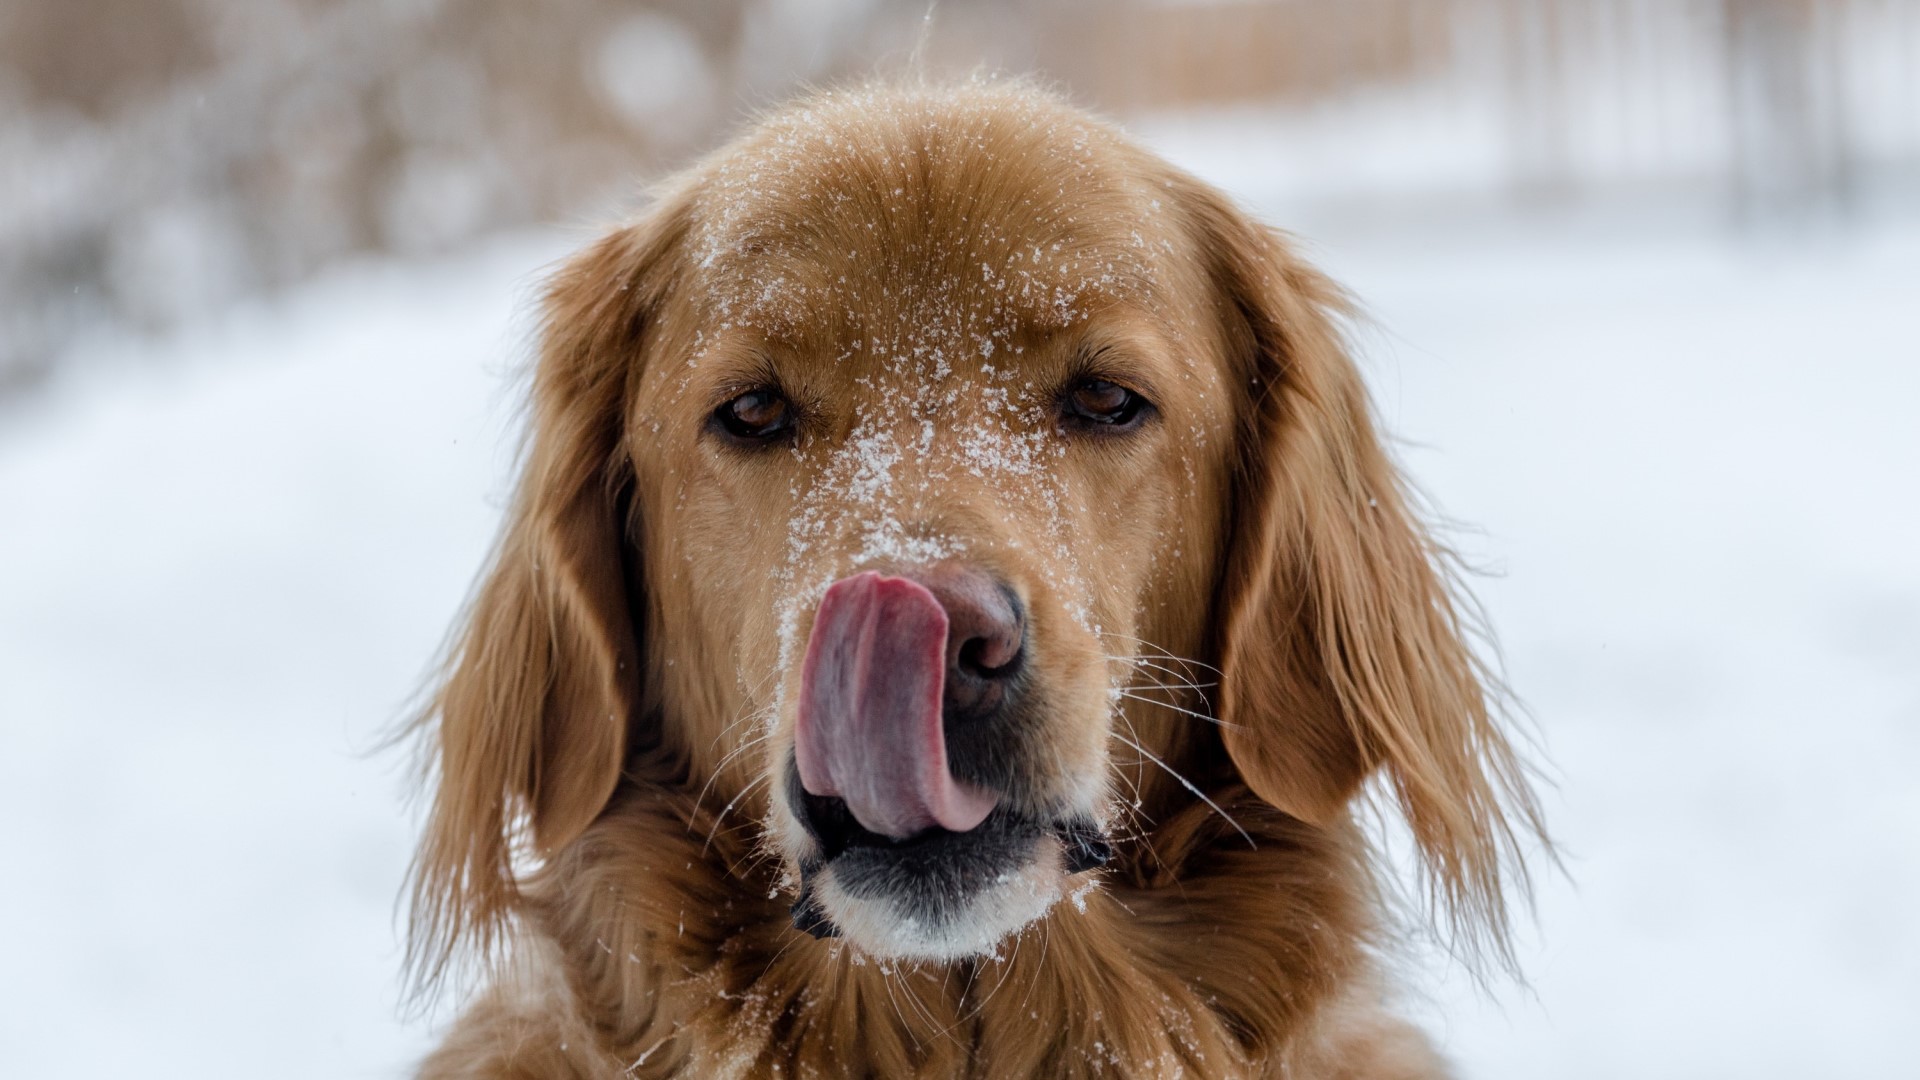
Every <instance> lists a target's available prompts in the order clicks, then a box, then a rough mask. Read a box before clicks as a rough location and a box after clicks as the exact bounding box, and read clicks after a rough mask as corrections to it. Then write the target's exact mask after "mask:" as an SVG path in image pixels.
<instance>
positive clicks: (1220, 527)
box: [412, 83, 1540, 1078]
mask: <svg viewBox="0 0 1920 1080" xmlns="http://www.w3.org/2000/svg"><path fill="white" fill-rule="evenodd" d="M1345 310H1346V308H1345V301H1344V300H1343V297H1342V294H1341V293H1340V291H1339V290H1338V289H1337V288H1336V287H1335V286H1334V285H1332V284H1331V283H1329V282H1328V281H1327V279H1325V278H1324V277H1322V276H1321V275H1320V274H1318V273H1317V272H1315V271H1314V270H1313V269H1311V268H1309V267H1308V266H1306V265H1305V264H1303V263H1302V262H1301V261H1300V260H1299V258H1297V257H1296V256H1295V255H1294V253H1293V252H1292V251H1291V250H1290V249H1289V247H1288V245H1287V244H1286V243H1285V242H1284V241H1283V239H1282V238H1281V237H1280V236H1279V235H1278V234H1276V233H1275V232H1273V231H1271V230H1269V229H1267V228H1265V227H1262V226H1260V225H1258V224H1255V223H1254V222H1253V221H1251V220H1250V219H1249V218H1248V217H1247V216H1246V215H1245V214H1243V213H1242V212H1241V211H1240V210H1239V209H1237V208H1236V207H1235V206H1234V205H1233V204H1232V203H1231V202H1230V201H1229V200H1228V199H1226V198H1225V197H1223V196H1222V195H1221V194H1220V193H1218V192H1217V191H1215V190H1213V189H1212V188H1209V187H1208V186H1206V185H1205V184H1203V183H1201V182H1199V181H1197V180H1195V179H1194V178H1193V177H1191V176H1189V175H1187V174H1186V173H1184V172H1181V171H1180V170H1178V169H1176V168H1174V167H1172V166H1170V165H1168V164H1167V163H1165V162H1163V161H1161V160H1159V159H1157V158H1156V157H1154V156H1153V155H1151V154H1149V153H1147V152H1145V151H1143V150H1142V149H1140V148H1139V147H1137V146H1135V145H1134V144H1132V143H1131V142H1129V141H1128V140H1127V139H1126V138H1125V137H1123V136H1122V135H1120V134H1119V133H1118V132H1116V131H1115V130H1114V129H1113V128H1112V127H1109V126H1108V125H1106V124H1104V123H1102V122H1100V121H1098V120H1095V119H1093V118H1091V117H1089V116H1087V115H1085V114H1083V113H1081V112H1079V111H1077V110H1075V109H1073V108H1072V107H1070V106H1068V105H1066V104H1064V103H1062V102H1061V101H1059V100H1058V99H1056V98H1055V97H1053V96H1051V95H1049V94H1047V93H1045V92H1042V91H1039V90H1036V89H1034V88H1032V87H1030V86H1027V85H1023V84H1020V83H971V84H965V85H959V86H926V85H916V86H905V87H901V86H873V87H867V88H861V89H852V90H843V91H838V92H832V93H826V94H821V95H817V96H814V97H812V98H810V99H807V100H803V101H801V102H799V103H797V104H794V105H792V106H790V107H788V108H786V109H784V110H782V111H780V112H777V113H775V114H773V115H771V116H770V117H767V118H766V119H764V120H763V121H762V122H761V123H759V124H758V126H756V127H754V128H753V129H752V130H751V131H750V132H748V133H746V134H745V135H744V136H743V137H741V138H739V139H738V140H737V141H735V142H734V143H732V144H731V145H729V146H727V147H726V148H724V149H722V150H721V151H719V152H718V153H717V154H715V155H714V156H712V157H710V158H708V159H707V160H706V161H704V162H702V163H700V164H699V165H697V166H695V167H694V168H693V169H691V170H690V171H689V172H687V173H686V174H684V175H683V176H682V177H680V178H679V179H678V180H677V181H675V182H673V183H671V184H669V185H668V186H667V187H666V188H665V189H664V191H663V192H662V193H661V194H660V195H659V197H658V198H657V200H656V201H655V202H654V203H653V205H652V207H651V209H650V210H649V211H648V212H647V213H646V214H645V215H644V216H643V217H641V218H640V219H639V220H637V221H634V222H632V223H631V224H628V225H626V226H624V227H621V228H618V229H616V230H614V231H613V232H612V233H611V234H610V235H607V236H606V237H605V238H604V239H601V240H599V241H598V242H597V243H595V244H593V245H592V246H591V247H590V248H589V249H588V250H586V251H585V252H583V253H582V254H580V255H579V256H577V257H575V258H574V259H572V261H570V262H569V263H567V264H566V265H565V267H564V268H563V269H561V270H560V271H559V272H558V273H557V274H556V276H555V277H554V278H553V279H552V282H551V285H550V287H549V288H548V290H547V293H546V304H545V322H544V330H543V339H542V343H541V348H540V352H539V356H538V360H537V366H536V369H535V373H534V377H533V413H532V418H531V443H530V447H529V450H528V457H527V461H526V463H525V472H524V475H523V478H522V480H521V483H520V487H519V490H518V495H517V497H516V499H515V501H514V503H513V506H512V508H511V511H510V513H509V515H508V520H507V523H506V526H505V533H504V535H503V537H502V538H501V540H500V544H499V548H498V551H497V554H496V556H495V558H494V561H493V563H492V565H491V567H490V569H489V570H488V572H487V574H486V575H485V578H484V580H483V582H482V583H481V585H480V587H479V590H478V592H477V594H476V596H475V598H474V600H473V602H472V605H471V608H470V611H469V612H468V614H467V616H466V622H465V626H464V629H463V630H462V631H461V633H460V634H459V636H458V637H457V639H456V640H455V642H454V645H453V646H452V648H451V651H450V657H449V661H448V666H447V672H446V675H445V677H444V681H443V682H442V683H441V684H440V685H439V686H438V689H437V693H436V695H435V697H434V699H433V703H432V706H431V708H430V709H429V710H428V711H427V714H426V716H424V717H423V718H422V721H421V724H420V728H421V730H422V731H423V733H424V735H425V745H426V748H427V756H428V759H429V762H430V765H431V768H432V771H433V774H434V782H435V783H436V784H437V787H436V789H435V793H434V796H433V802H432V808H431V813H430V817H429V820H428V821H427V823H426V827H425V834H424V837H423V839H422V842H421V846H420V849H419V853H418V857H417V861H416V866H415V871H414V878H413V887H412V888H413V893H412V897H413V937H412V961H413V964H414V968H415V971H416V973H417V975H418V976H419V977H420V980H421V982H422V983H423V984H424V985H428V986H431V985H432V984H434V983H435V982H436V981H438V980H441V979H443V978H446V977H448V976H449V975H453V974H457V972H456V969H465V968H467V967H469V964H468V961H478V962H479V966H480V973H481V974H482V975H483V976H484V985H483V986H481V987H479V988H478V990H477V992H476V994H475V995H474V997H473V998H472V1000H471V1001H470V1002H469V1003H468V1004H467V1006H466V1009H465V1012H464V1014H463V1015H462V1017H461V1018H460V1019H459V1021H458V1022H457V1023H456V1024H455V1025H454V1026H453V1028H452V1029H451V1031H450V1032H449V1034H448V1035H447V1037H446V1039H445V1040H444V1042H443V1044H442V1045H441V1046H440V1048H439V1049H438V1050H437V1051H436V1052H434V1053H433V1054H432V1055H431V1056H430V1058H429V1059H428V1060H427V1062H426V1063H425V1065H424V1066H423V1068H422V1072H421V1075H423V1076H426V1077H434V1078H441V1077H665V1076H679V1077H700V1078H706V1077H736V1076H737V1077H749V1076H750V1077H776V1076H778V1077H943V1078H945V1077H955V1078H957V1077H978V1078H1004V1077H1080V1076H1113V1077H1173V1076H1186V1077H1280V1076H1287V1077H1296V1078H1322V1077H1326V1078H1330V1077H1351V1078H1362V1077H1367V1078H1382V1077H1428V1076H1438V1075H1443V1074H1444V1073H1445V1066H1444V1064H1443V1063H1442V1062H1441V1060H1440V1058H1439V1057H1438V1056H1437V1055H1436V1054H1435V1053H1434V1051H1433V1050H1432V1049H1431V1048H1430V1047H1429V1045H1428V1043H1427V1042H1426V1040H1425V1039H1424V1037H1423V1036H1421V1035H1420V1034H1419V1033H1418V1032H1417V1031H1416V1030H1414V1029H1413V1028H1411V1027H1410V1026H1408V1025H1406V1024H1405V1023H1404V1022H1402V1021H1400V1020H1398V1019H1397V1018H1395V1017H1394V1016H1393V1015H1391V1013H1390V1012H1389V1011H1387V1009H1386V1007H1385V1005H1384V1003H1383V983H1382V980H1381V977H1380V976H1379V974H1378V970H1377V969H1378V963H1377V961H1376V960H1375V959H1374V957H1375V955H1376V952H1377V950H1376V946H1377V945H1378V944H1379V942H1380V941H1381V939H1382V935H1383V932H1384V928H1385V927H1387V925H1388V922H1389V921H1388V919H1387V918H1386V916H1385V914H1384V912H1385V910H1386V909H1385V905H1384V904H1383V902H1382V899H1381V897H1382V895H1383V889H1382V888H1381V880H1380V878H1379V875H1378V873H1377V871H1376V869H1375V865H1374V864H1375V862H1376V861H1377V860H1375V859H1374V858H1373V857H1372V856H1371V855H1370V852H1369V845H1368V843H1367V842H1366V840H1365V838H1364V837H1363V834H1362V830H1361V829H1360V827H1359V826H1358V825H1357V824H1356V820H1355V816H1356V812H1357V810H1356V806H1359V805H1365V795H1364V794H1363V786H1365V785H1366V784H1367V782H1368V781H1369V779H1370V778H1375V777H1377V778H1378V779H1379V781H1380V783H1379V784H1378V785H1377V786H1378V788H1379V790H1381V791H1383V792H1385V793H1387V794H1388V795H1389V797H1390V798H1391V800H1392V801H1393V803H1394V804H1395V805H1397V807H1398V809H1399V811H1400V812H1401V813H1402V814H1403V815H1404V818H1405V821H1406V823H1407V825H1408V826H1409V835H1410V837H1411V839H1412V842H1413V843H1414V844H1415V845H1416V846H1417V850H1418V854H1419V856H1420V859H1421V861H1422V864H1423V866H1424V868H1425V871H1426V883H1427V885H1428V887H1429V889H1430V891H1431V893H1432V894H1433V897H1434V899H1435V900H1436V907H1435V911H1436V913H1437V915H1438V917H1439V918H1440V919H1441V920H1442V921H1443V922H1448V923H1449V924H1450V925H1451V927H1452V928H1453V929H1454V930H1455V931H1457V932H1459V934H1460V935H1462V937H1461V940H1464V941H1466V942H1468V943H1469V944H1471V943H1472V942H1474V941H1481V942H1487V943H1492V945H1493V946H1494V947H1495V949H1496V950H1497V949H1498V948H1499V947H1500V946H1501V943H1502V942H1504V934H1505V928H1506V917H1505V914H1504V912H1505V906H1504V899H1503V891H1505V890H1506V889H1508V888H1510V887H1512V886H1514V884H1515V883H1516V880H1517V881H1518V882H1520V883H1521V884H1524V876H1525V875H1524V867H1523V865H1522V864H1521V863H1520V861H1519V860H1518V858H1517V850H1516V849H1517V847H1518V846H1519V841H1520V840H1521V839H1523V838H1526V837H1528V836H1536V835H1539V834H1540V825H1539V819H1538V814H1537V812H1536V810H1535V804H1534V801H1533V797H1532V795H1531V793H1530V790H1529V787H1528V782H1527V777H1526V773H1525V770H1524V768H1523V766H1522V765H1521V763H1520V762H1519V760H1518V758H1517V757H1516V755H1515V754H1514V752H1513V751H1512V750H1511V749H1510V747H1509V743H1508V741H1507V739H1506V738H1505V736H1504V735H1503V733H1502V729H1501V725H1500V723H1499V721H1498V710H1497V709H1496V708H1494V705H1495V704H1497V700H1498V699H1497V697H1496V696H1495V694H1494V692H1493V690H1492V688H1491V684H1490V681H1489V680H1488V678H1487V674H1486V672H1485V671H1484V670H1483V667H1482V665H1481V662H1480V661H1479V660H1478V659H1476V654H1475V653H1474V651H1473V650H1472V649H1471V648H1470V647H1469V645H1468V643H1467V642H1466V641H1465V640H1464V632H1465V629H1466V627H1465V625H1464V624H1463V608H1462V605H1461V602H1460V601H1459V599H1458V598H1457V596H1456V592H1457V590H1456V589H1455V588H1454V585H1453V577H1452V574H1451V572H1450V571H1449V570H1448V566H1449V565H1450V564H1449V563H1448V562H1447V560H1446V558H1445V553H1444V552H1443V551H1442V550H1441V549H1439V548H1437V547H1436V546H1435V544H1434V543H1433V542H1432V541H1431V540H1430V538H1429V537H1428V535H1427V534H1426V532H1425V531H1424V530H1423V528H1422V526H1421V525H1420V523H1419V521H1418V520H1417V518H1416V514H1415V513H1414V511H1413V510H1412V509H1411V508H1410V501H1409V497H1408V494H1407V492H1406V490H1405V488H1404V486H1403V483H1402V481H1401V479H1400V478H1399V476H1398V474H1397V473H1396V470H1395V468H1394V466H1393V464H1392V462H1391V461H1390V459H1389V457H1388V455H1387V454H1386V453H1385V452H1384V450H1383V448H1382V446H1381V444H1380V439H1379V435H1378V434H1377V432H1376V429H1375V423H1374V420H1373V419H1372V417H1371V415H1370V411H1369V405H1368V401H1367V397H1366V393H1365V390H1364V388H1363V385H1362V381H1361V378H1360V375H1359V374H1358V372H1357V371H1356V369H1355V366H1354V364H1353V362H1352V361H1351V360H1350V359H1349V357H1348V355H1347V353H1346V352H1345V351H1344V347H1343V343H1342V338H1341V325H1342V319H1343V313H1344V311H1345Z"/></svg>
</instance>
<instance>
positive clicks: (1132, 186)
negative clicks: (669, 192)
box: [691, 88, 1176, 355]
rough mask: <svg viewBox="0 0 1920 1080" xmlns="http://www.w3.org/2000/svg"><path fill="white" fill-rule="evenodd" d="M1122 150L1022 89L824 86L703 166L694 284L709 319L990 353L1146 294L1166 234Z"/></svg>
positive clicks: (1157, 283) (782, 333) (1149, 297)
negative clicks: (817, 96) (850, 89)
mask: <svg viewBox="0 0 1920 1080" xmlns="http://www.w3.org/2000/svg"><path fill="white" fill-rule="evenodd" d="M1133 160H1134V159H1133V158H1132V157H1131V156H1130V155H1129V154H1128V153H1127V152H1126V151H1125V149H1124V145H1123V144H1122V143H1120V141H1119V140H1118V138H1117V137H1116V136H1115V134H1114V133H1113V132H1112V131H1110V130H1109V129H1107V128H1105V127H1104V126H1102V125H1100V124H1099V123H1097V122H1095V121H1092V120H1091V119H1089V118H1087V117H1085V116H1084V115H1082V114H1079V113H1077V112H1075V111H1073V110H1071V109H1067V108H1065V107H1063V106H1060V105H1058V104H1056V103H1054V102H1052V101H1051V100H1048V99H1046V98H1044V97H1041V96H1039V95H1036V94H1033V93H1032V92H1030V91H1023V90H1017V89H994V88H987V89H972V90H963V91H943V92H939V93H934V92H928V93H925V94H904V95H903V94H901V93H899V92H897V91H888V92H875V93H873V94H866V95H862V94H847V95H840V96H837V97H833V98H829V99H825V100H823V101H821V102H818V103H816V104H815V105H814V106H812V107H809V108H805V109H800V110H796V111H793V112H791V113H787V114H782V115H780V116H777V117H775V118H773V119H771V120H769V121H768V122H767V123H766V124H764V125H763V126H762V127H761V128H760V129H759V130H758V131H757V132H756V133H754V134H753V135H751V136H749V137H748V138H747V139H746V140H744V141H743V142H742V143H741V144H739V145H737V146H736V147H735V148H733V149H732V150H731V151H729V152H727V153H726V154H724V155H723V156H721V157H720V158H719V159H718V160H717V161H716V162H714V163H713V165H712V166H711V167H710V170H709V172H708V173H707V176H706V178H705V181H704V182H703V183H702V184H701V185H700V188H699V191H698V194H697V197H696V199H695V202H694V228H693V231H692V238H691V240H692V251H691V254H692V262H693V264H694V266H695V268H696V273H695V277H696V288H697V290H698V292H699V293H700V294H701V296H702V299H703V300H704V304H703V307H704V308H705V309H706V310H707V312H708V316H709V318H710V319H711V320H713V321H714V322H715V323H716V324H717V325H719V326H720V327H722V328H729V327H743V328H748V329H751V330H753V331H756V332H759V333H762V334H766V335H769V336H772V337H776V338H785V339H802V340H809V339H827V340H810V343H812V344H819V345H828V344H831V345H833V346H836V347H845V346H846V345H848V344H860V345H863V346H865V347H867V348H878V349H889V348H891V349H896V350H897V349H906V350H914V349H918V350H922V351H926V350H936V351H941V352H947V351H950V350H955V349H958V350H960V351H962V352H984V353H987V354H991V353H992V352H993V351H994V349H995V348H996V346H1005V345H1009V344H1011V343H1012V339H1014V338H1015V337H1016V336H1017V335H1020V334H1022V333H1031V332H1033V331H1036V330H1037V331H1046V330H1049V329H1059V328H1064V327H1069V326H1072V325H1074V324H1075V323H1077V322H1084V321H1085V320H1087V319H1088V318H1089V317H1090V316H1091V315H1092V314H1093V313H1095V312H1097V311H1099V310H1101V309H1102V308H1104V307H1107V306H1109V305H1111V304H1114V303H1130V304H1131V305H1134V306H1137V307H1141V308H1144V309H1148V310H1151V309H1152V308H1154V307H1156V306H1157V305H1156V303H1155V301H1156V297H1157V296H1158V294H1159V292H1160V290H1161V280H1160V279H1161V276H1162V275H1161V273H1160V266H1161V264H1162V262H1163V261H1164V260H1165V259H1166V258H1167V256H1168V255H1170V254H1171V253H1172V252H1174V251H1175V250H1176V245H1175V242H1174V240H1173V238H1172V223H1171V221H1170V220H1169V217H1168V216H1167V215H1165V214H1163V212H1162V209H1163V207H1162V198H1161V192H1159V191H1157V190H1156V188H1155V186H1154V185H1155V181H1153V180H1152V179H1150V178H1148V177H1145V176H1142V175H1139V171H1138V170H1137V169H1134V168H1132V167H1131V165H1132V162H1133ZM1002 355H1005V354H1004V353H1003V354H1002Z"/></svg>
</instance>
